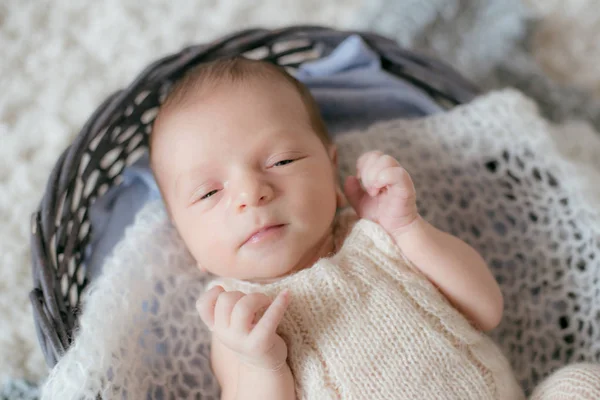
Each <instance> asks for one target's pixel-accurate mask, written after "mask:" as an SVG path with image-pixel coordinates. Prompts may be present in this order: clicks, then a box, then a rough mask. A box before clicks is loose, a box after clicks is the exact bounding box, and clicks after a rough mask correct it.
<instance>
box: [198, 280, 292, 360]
mask: <svg viewBox="0 0 600 400" xmlns="http://www.w3.org/2000/svg"><path fill="white" fill-rule="evenodd" d="M288 304H289V293H288V292H287V291H283V292H281V293H279V295H278V296H277V297H276V298H275V300H273V301H271V299H270V298H269V297H267V296H266V295H264V294H262V293H252V294H244V293H242V292H226V291H225V290H224V289H223V288H222V287H221V286H215V287H213V288H212V289H210V290H209V291H207V292H206V293H204V294H203V295H202V296H201V297H200V299H199V300H198V303H197V305H196V307H197V309H198V312H199V313H200V317H201V318H202V320H203V321H204V323H205V324H206V325H207V326H208V328H209V329H210V330H211V331H213V334H214V335H216V337H217V339H219V340H220V341H221V342H222V343H223V344H224V345H225V346H226V347H228V348H229V349H230V350H232V351H233V352H234V353H236V354H237V355H238V356H239V358H240V361H242V362H245V363H246V364H249V365H251V366H254V367H258V368H263V369H269V370H278V369H279V368H281V367H283V366H284V365H285V362H286V359H287V346H286V345H285V342H284V341H283V339H282V338H281V336H279V335H277V333H276V332H275V331H276V329H277V326H278V325H279V323H280V322H281V319H282V318H283V315H284V313H285V310H286V308H287V306H288ZM265 307H268V308H267V310H266V311H265V313H264V314H263V316H262V317H260V319H259V320H258V321H257V317H258V315H257V314H258V313H259V312H260V311H261V310H262V309H264V308H265Z"/></svg>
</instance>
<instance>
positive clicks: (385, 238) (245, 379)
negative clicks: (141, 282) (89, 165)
mask: <svg viewBox="0 0 600 400" xmlns="http://www.w3.org/2000/svg"><path fill="white" fill-rule="evenodd" d="M150 154H151V165H152V168H153V171H154V174H155V177H156V180H157V183H158V185H159V188H160V190H161V193H162V195H163V198H164V201H165V203H166V206H167V209H168V212H169V215H170V217H171V219H172V221H173V223H174V225H175V227H176V228H177V230H178V231H179V233H180V235H181V237H182V239H183V240H184V242H185V243H186V245H187V247H188V248H189V251H190V252H191V254H192V256H193V257H194V258H195V260H196V261H197V263H198V266H199V268H201V269H202V270H206V271H209V272H211V273H213V274H215V275H217V276H218V277H220V278H219V279H218V280H217V281H216V283H215V284H214V286H213V287H212V288H211V289H210V290H208V291H206V292H205V293H204V294H203V295H202V297H201V298H200V300H199V301H198V311H199V313H200V316H201V318H202V320H203V321H204V322H205V323H206V324H207V326H208V327H209V328H210V330H211V331H212V333H213V341H212V355H211V361H212V367H213V370H214V373H215V376H216V377H217V379H218V381H219V383H220V385H221V387H222V398H223V399H260V400H265V399H296V398H306V399H319V400H321V399H329V398H342V399H354V398H356V399H366V398H369V399H405V398H406V399H409V398H426V399H433V398H460V399H487V398H490V399H491V398H495V399H511V400H514V399H519V398H522V393H521V391H520V389H519V388H518V385H517V383H516V381H515V379H514V378H513V376H512V373H511V372H510V368H509V366H508V363H507V361H506V360H505V359H504V357H503V355H502V353H501V352H500V350H499V349H498V348H497V347H496V346H495V345H494V344H493V343H492V342H491V341H490V340H489V339H488V338H487V336H486V335H484V334H483V333H481V331H485V330H490V329H492V328H494V327H495V326H496V325H497V324H498V323H499V321H500V319H501V316H502V309H503V300H502V295H501V292H500V289H499V287H498V285H497V283H496V281H495V280H494V278H493V276H492V275H491V273H490V270H489V269H488V267H487V265H486V263H485V262H484V260H483V259H482V257H481V256H480V255H479V254H478V253H477V252H476V251H475V250H474V249H473V248H471V247H470V246H469V245H467V244H466V243H465V242H463V241H461V240H460V239H458V238H456V237H453V236H451V235H449V234H447V233H444V232H442V231H440V230H438V229H436V228H435V227H433V226H432V225H430V224H429V223H427V222H426V221H425V220H424V219H422V218H421V217H420V216H419V213H418V211H417V207H416V202H415V200H416V194H415V189H414V187H413V183H412V181H411V178H410V176H409V174H408V173H407V171H406V170H405V169H403V168H402V166H401V165H400V164H399V163H398V161H397V160H395V159H394V158H392V157H390V156H389V155H385V154H383V153H381V152H378V151H372V152H368V153H366V154H363V155H362V156H361V157H360V158H359V159H358V162H357V166H356V167H357V172H356V176H351V177H349V178H347V180H346V182H345V184H344V185H343V186H344V187H343V189H342V188H341V185H339V184H338V181H337V165H336V148H335V146H334V145H333V143H332V142H331V140H330V139H329V138H328V136H327V131H326V127H325V125H324V123H323V121H322V120H321V117H320V115H319V111H318V108H317V105H316V103H315V101H314V100H313V98H312V97H311V95H310V93H309V92H308V90H307V89H306V88H305V87H304V86H303V85H302V84H301V83H299V82H298V81H297V80H296V79H294V78H293V77H292V76H291V75H289V74H288V73H287V72H286V71H285V70H284V69H281V68H279V67H277V66H275V65H272V64H269V63H266V62H260V61H253V60H247V59H244V58H234V59H227V60H220V61H214V62H210V63H205V64H202V65H200V66H199V67H196V68H195V69H193V70H192V71H190V72H189V73H188V74H187V75H186V76H185V77H183V78H182V79H181V80H180V81H179V82H178V83H177V84H176V86H175V87H174V88H173V90H172V91H171V93H170V94H169V96H168V98H167V99H166V100H165V102H164V103H163V105H162V106H161V108H160V111H159V114H158V115H157V118H156V121H155V125H154V130H153V135H152V136H151V153H150ZM347 203H349V205H350V207H347V208H346V209H345V210H342V211H340V210H341V209H342V208H344V207H345V206H346V205H347Z"/></svg>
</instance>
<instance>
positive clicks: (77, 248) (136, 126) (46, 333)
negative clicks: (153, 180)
mask: <svg viewBox="0 0 600 400" xmlns="http://www.w3.org/2000/svg"><path fill="white" fill-rule="evenodd" d="M355 33H357V34H359V35H361V36H362V38H363V39H364V40H365V42H366V43H367V44H368V45H369V46H370V47H371V48H372V49H373V50H374V51H375V52H376V53H378V54H379V56H380V57H381V61H382V66H383V68H384V69H385V70H387V71H388V72H389V73H391V74H394V75H396V76H399V77H401V78H403V79H405V80H406V81H408V82H411V83H412V84H414V85H415V86H417V87H419V88H421V89H423V90H424V91H425V92H427V93H428V94H429V95H430V96H431V97H432V98H434V99H435V100H436V101H438V102H440V103H441V104H444V105H446V106H447V107H451V106H453V105H456V104H460V103H464V102H467V101H469V100H471V99H472V98H473V97H474V96H475V95H476V94H477V89H476V88H475V87H474V86H473V85H472V84H470V83H469V82H468V81H466V80H465V79H464V78H463V77H461V76H460V75H459V74H458V73H456V72H455V71H454V70H452V69H451V68H450V67H448V66H446V65H444V64H443V63H441V62H439V61H437V60H435V59H432V58H429V57H426V56H423V55H417V54H414V53H412V52H410V51H407V50H403V49H401V48H399V47H398V46H397V45H396V43H395V42H393V41H391V40H389V39H386V38H383V37H381V36H378V35H375V34H373V33H367V32H342V31H337V30H333V29H328V28H323V27H317V26H294V27H290V28H285V29H277V30H266V29H250V30H245V31H242V32H238V33H236V34H233V35H231V36H227V37H225V38H223V39H220V40H217V41H215V42H213V43H209V44H202V45H197V46H190V47H187V48H185V49H183V50H182V51H181V52H179V53H177V54H173V55H170V56H167V57H164V58H162V59H160V60H158V61H156V62H154V63H153V64H151V65H150V66H148V67H147V68H146V69H145V70H144V71H143V72H142V73H141V74H140V75H139V76H138V77H137V78H136V79H135V80H134V81H133V82H132V83H131V84H130V85H129V87H127V88H126V89H124V90H119V91H117V92H115V93H114V94H112V95H111V96H109V97H108V99H106V100H105V101H104V103H102V104H101V105H100V107H98V109H97V110H96V111H95V112H94V114H93V115H92V116H91V117H90V119H89V120H88V121H87V123H86V124H85V126H84V127H83V129H82V130H81V132H80V133H79V135H78V136H77V138H76V139H75V141H74V142H73V144H71V146H69V147H68V148H67V149H66V150H65V152H64V153H63V154H62V155H61V157H60V158H59V159H58V161H57V163H56V166H55V167H54V170H53V171H52V173H51V175H50V178H49V180H48V183H47V186H46V190H45V193H44V197H43V199H42V202H41V204H40V207H39V210H37V211H36V212H35V213H34V214H33V217H32V221H31V223H32V225H31V229H32V235H31V240H32V242H31V251H32V263H33V280H34V282H33V284H34V288H33V290H32V291H31V293H30V295H29V296H30V300H31V302H32V304H33V311H34V319H35V324H36V330H37V334H38V339H39V341H40V345H41V347H42V351H43V352H44V355H45V357H46V362H47V363H48V365H49V366H50V367H52V366H54V365H55V364H56V363H57V361H58V360H59V358H60V357H61V356H62V354H63V353H64V352H65V351H66V350H67V349H68V347H69V345H70V344H71V342H72V340H73V332H74V330H75V329H76V327H77V318H78V313H79V309H80V299H81V293H82V291H83V290H84V289H85V287H86V285H87V284H88V279H87V277H86V265H85V262H84V261H83V259H84V254H85V252H84V251H85V249H86V247H87V246H88V244H89V242H90V235H91V229H90V222H89V215H88V208H89V206H90V205H91V204H92V203H93V202H94V201H95V200H96V199H97V198H98V197H99V196H102V195H103V194H104V193H105V192H106V191H107V190H108V189H109V188H110V187H111V186H112V185H118V184H119V183H120V182H121V180H122V178H121V173H122V171H123V168H124V167H126V166H128V165H130V164H131V163H133V162H134V161H135V160H137V159H138V158H139V156H141V155H142V154H143V153H144V152H145V151H146V149H147V142H148V135H149V134H150V132H151V129H152V121H153V116H154V114H155V111H156V108H157V107H158V106H159V104H160V101H161V100H162V98H163V97H164V95H165V94H166V92H167V91H168V89H169V87H170V85H171V84H172V82H173V81H175V80H177V79H178V78H179V77H181V76H182V74H183V73H184V72H185V71H186V70H187V69H188V68H190V67H191V66H193V65H195V64H198V63H201V62H206V61H209V60H212V59H215V58H219V57H225V56H231V55H237V54H244V55H247V56H248V57H252V58H258V59H265V60H268V61H270V62H273V63H277V64H279V65H282V66H285V67H288V68H291V69H295V68H297V67H298V66H299V65H300V64H302V62H304V61H307V60H311V59H315V58H320V57H322V56H325V55H327V54H328V53H330V52H331V50H332V49H333V48H335V47H336V46H337V45H338V44H339V43H340V42H341V41H343V40H344V39H345V38H346V37H347V36H349V35H351V34H355Z"/></svg>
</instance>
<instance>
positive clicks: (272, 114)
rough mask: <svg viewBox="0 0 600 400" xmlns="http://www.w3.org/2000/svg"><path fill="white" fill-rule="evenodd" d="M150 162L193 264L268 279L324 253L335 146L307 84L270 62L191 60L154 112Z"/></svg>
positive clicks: (333, 196) (328, 243) (334, 195)
mask: <svg viewBox="0 0 600 400" xmlns="http://www.w3.org/2000/svg"><path fill="white" fill-rule="evenodd" d="M150 160H151V166H152V170H153V172H154V175H155V177H156V181H157V183H158V186H159V188H160V190H161V193H162V195H163V199H164V201H165V203H166V206H167V208H168V210H169V214H170V216H171V219H172V221H173V223H174V225H175V226H176V228H177V230H178V231H179V233H180V235H181V237H182V238H183V240H184V242H185V243H186V245H187V247H188V249H189V250H190V252H191V254H192V256H193V257H194V258H195V259H196V261H197V262H198V265H199V266H200V268H201V269H206V270H208V271H210V272H212V273H214V274H216V275H219V276H223V277H231V278H236V279H244V280H255V281H267V280H273V279H277V278H278V277H281V276H284V275H287V274H289V273H291V272H294V271H296V270H299V269H303V268H305V267H307V266H310V265H312V264H313V263H314V262H315V261H317V260H318V258H320V257H323V256H325V255H327V254H328V253H329V252H330V251H331V250H332V246H333V240H332V232H331V229H332V225H333V219H334V217H335V211H336V208H337V206H338V205H339V203H340V202H341V201H342V199H343V196H342V195H341V190H340V188H339V184H338V182H337V174H336V154H335V147H334V146H333V145H332V143H331V142H330V140H329V138H328V137H327V131H326V128H325V125H324V123H323V121H322V119H321V117H320V115H319V111H318V108H317V105H316V103H315V101H314V99H313V98H312V97H311V95H310V93H309V92H308V90H307V89H306V88H305V87H304V86H303V85H302V84H301V83H299V82H298V81H297V80H296V79H294V78H293V77H292V76H290V75H289V74H288V73H287V72H286V71H285V70H284V69H282V68H280V67H278V66H275V65H273V64H270V63H267V62H261V61H254V60H248V59H244V58H234V59H227V60H219V61H214V62H210V63H206V64H201V65H200V66H198V67H195V68H194V69H193V70H191V71H190V72H189V73H188V74H187V75H186V76H184V77H183V78H182V79H181V80H179V81H178V83H177V84H176V85H175V87H174V88H173V90H172V91H171V93H170V94H169V96H168V97H167V99H166V100H165V102H164V103H163V105H162V106H161V108H160V110H159V113H158V115H157V118H156V121H155V123H154V128H153V134H152V136H151V144H150Z"/></svg>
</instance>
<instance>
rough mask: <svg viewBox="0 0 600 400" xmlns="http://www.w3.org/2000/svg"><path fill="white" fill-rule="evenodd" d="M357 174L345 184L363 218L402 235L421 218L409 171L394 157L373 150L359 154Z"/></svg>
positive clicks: (390, 231) (349, 199)
mask: <svg viewBox="0 0 600 400" xmlns="http://www.w3.org/2000/svg"><path fill="white" fill-rule="evenodd" d="M356 171H357V172H356V176H349V177H348V178H347V179H346V183H345V188H344V189H345V192H346V197H347V198H348V201H349V202H350V204H351V205H352V207H353V208H354V209H355V210H356V212H357V214H358V215H359V217H361V218H367V219H370V220H372V221H374V222H377V223H379V224H380V225H381V226H383V228H384V229H386V230H387V231H388V233H389V234H391V235H397V234H401V233H403V232H404V231H406V230H407V229H408V227H409V226H410V225H411V224H412V223H413V222H414V221H415V220H416V219H417V218H418V216H419V214H418V211H417V204H416V191H415V187H414V185H413V182H412V179H411V178H410V175H409V174H408V172H407V171H406V170H405V169H404V168H402V166H401V165H400V163H399V162H398V161H397V160H396V159H395V158H393V157H391V156H389V155H387V154H383V153H382V152H380V151H370V152H368V153H365V154H363V155H362V156H360V157H359V159H358V161H357V163H356Z"/></svg>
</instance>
